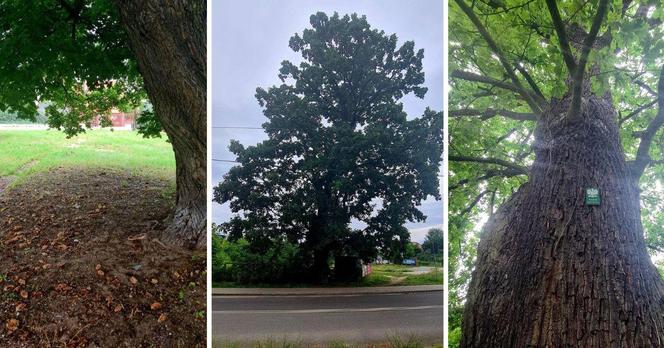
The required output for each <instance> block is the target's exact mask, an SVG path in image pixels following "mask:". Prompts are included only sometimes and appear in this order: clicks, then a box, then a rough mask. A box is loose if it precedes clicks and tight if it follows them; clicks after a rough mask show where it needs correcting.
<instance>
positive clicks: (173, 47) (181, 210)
mask: <svg viewBox="0 0 664 348" xmlns="http://www.w3.org/2000/svg"><path fill="white" fill-rule="evenodd" d="M116 4H117V7H118V9H119V11H120V18H121V21H122V24H123V26H124V27H125V29H126V31H127V34H128V36H129V41H130V44H131V48H132V51H133V52H134V55H135V57H136V61H137V62H138V67H139V69H140V71H141V74H142V76H143V79H144V82H145V88H146V90H147V93H148V95H149V97H150V101H151V102H152V105H153V106H154V110H155V114H156V116H157V117H158V119H159V120H160V121H161V124H162V126H163V127H164V130H165V131H166V133H167V134H168V138H169V139H170V141H171V143H172V145H173V151H174V152H175V161H176V167H177V168H176V177H177V179H176V183H177V194H176V204H175V212H174V214H173V220H172V222H171V223H170V225H169V226H168V227H167V229H166V231H165V237H164V238H165V239H166V240H167V241H169V242H171V243H174V244H178V245H184V246H188V247H194V246H197V247H203V246H204V245H205V236H206V233H205V231H206V224H207V220H206V213H207V210H206V167H205V166H206V155H207V152H206V134H207V128H206V120H207V118H206V93H207V87H206V86H207V84H206V30H207V26H206V20H207V8H206V2H205V1H204V0H142V1H132V0H116Z"/></svg>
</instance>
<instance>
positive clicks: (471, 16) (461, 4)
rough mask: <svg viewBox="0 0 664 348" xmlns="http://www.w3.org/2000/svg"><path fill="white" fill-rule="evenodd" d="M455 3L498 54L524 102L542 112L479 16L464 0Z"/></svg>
mask: <svg viewBox="0 0 664 348" xmlns="http://www.w3.org/2000/svg"><path fill="white" fill-rule="evenodd" d="M455 2H456V3H457V5H458V6H459V7H460V8H461V11H463V13H465V14H466V16H467V17H468V19H470V21H471V22H473V24H474V25H475V28H477V30H478V31H479V33H480V35H481V36H482V38H484V41H486V43H487V44H488V45H489V48H490V49H491V51H493V53H494V54H495V55H496V56H498V60H500V63H501V64H502V65H503V68H505V73H507V75H508V76H509V77H510V79H511V80H512V83H514V85H516V86H517V87H518V88H519V90H521V91H523V92H524V93H522V95H523V97H524V98H525V100H526V102H527V103H528V105H529V106H530V108H531V109H532V110H533V111H534V112H535V113H537V114H540V113H541V112H542V108H541V105H540V104H538V103H537V102H536V101H535V99H533V97H532V95H531V94H530V93H528V92H526V89H525V88H523V85H521V81H519V78H518V77H517V76H516V74H514V69H513V68H512V65H511V64H510V63H509V62H508V61H507V58H505V55H504V54H503V52H502V50H501V49H500V48H499V47H498V45H497V44H496V42H495V41H494V40H493V38H492V37H491V35H490V34H489V32H488V31H487V30H486V29H485V28H484V26H483V25H482V22H480V20H479V18H477V15H475V12H473V10H472V9H471V8H470V7H468V5H466V3H465V1H464V0H455Z"/></svg>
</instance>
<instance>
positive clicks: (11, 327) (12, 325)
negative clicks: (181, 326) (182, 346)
mask: <svg viewBox="0 0 664 348" xmlns="http://www.w3.org/2000/svg"><path fill="white" fill-rule="evenodd" d="M160 319H161V317H160ZM5 327H6V328H7V331H8V332H9V334H10V335H11V334H12V333H14V331H16V329H18V320H16V319H9V320H7V324H5Z"/></svg>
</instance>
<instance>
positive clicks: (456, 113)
mask: <svg viewBox="0 0 664 348" xmlns="http://www.w3.org/2000/svg"><path fill="white" fill-rule="evenodd" d="M450 116H451V117H463V116H480V120H482V121H484V120H488V119H490V118H492V117H495V116H503V117H506V118H510V119H513V120H518V121H537V115H535V114H533V113H528V112H514V111H509V110H503V109H486V110H485V111H481V110H473V109H463V110H451V111H450Z"/></svg>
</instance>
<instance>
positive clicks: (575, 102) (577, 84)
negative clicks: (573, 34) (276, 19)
mask: <svg viewBox="0 0 664 348" xmlns="http://www.w3.org/2000/svg"><path fill="white" fill-rule="evenodd" d="M550 1H552V0H547V3H548V2H550ZM608 3H609V0H600V2H599V8H598V9H597V13H596V14H595V18H594V19H593V24H592V26H591V27H590V33H588V36H586V38H585V40H583V48H582V49H581V57H580V58H579V64H578V65H577V66H576V70H575V72H574V73H573V74H572V76H573V79H572V81H573V83H574V85H573V87H572V103H571V104H570V107H569V110H568V111H567V120H568V121H569V122H574V121H576V120H578V119H579V118H580V117H581V92H582V91H583V75H584V73H585V70H586V64H587V63H588V56H589V55H590V49H591V48H592V47H593V44H594V43H595V39H596V38H597V33H598V32H599V27H600V26H601V25H602V21H604V15H605V14H606V10H607V7H608Z"/></svg>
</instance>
